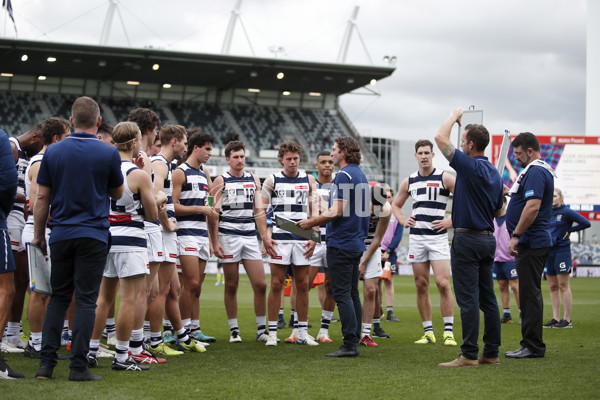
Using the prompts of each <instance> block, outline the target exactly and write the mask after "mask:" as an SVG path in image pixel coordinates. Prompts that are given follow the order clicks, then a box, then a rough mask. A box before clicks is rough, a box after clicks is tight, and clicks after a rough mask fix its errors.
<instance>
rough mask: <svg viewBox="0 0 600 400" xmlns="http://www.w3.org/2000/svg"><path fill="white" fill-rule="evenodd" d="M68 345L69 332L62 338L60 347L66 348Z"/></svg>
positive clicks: (64, 333) (63, 334)
mask: <svg viewBox="0 0 600 400" xmlns="http://www.w3.org/2000/svg"><path fill="white" fill-rule="evenodd" d="M67 344H69V332H63V333H62V335H61V336H60V345H61V346H66V345H67Z"/></svg>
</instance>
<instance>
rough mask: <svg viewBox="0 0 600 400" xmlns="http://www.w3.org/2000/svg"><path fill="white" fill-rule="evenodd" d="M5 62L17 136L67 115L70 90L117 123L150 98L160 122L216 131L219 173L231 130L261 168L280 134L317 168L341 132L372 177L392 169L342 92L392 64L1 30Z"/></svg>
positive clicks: (9, 114) (6, 124)
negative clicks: (23, 35)
mask: <svg viewBox="0 0 600 400" xmlns="http://www.w3.org/2000/svg"><path fill="white" fill-rule="evenodd" d="M0 69H1V71H0V73H1V76H0V107H2V113H0V127H2V128H3V129H4V130H5V131H6V132H7V133H8V134H9V135H12V136H18V135H20V134H22V133H24V132H26V131H27V130H28V129H29V128H30V127H31V126H32V125H33V124H35V123H37V122H39V121H41V120H44V119H46V118H48V117H51V116H60V117H65V118H68V116H69V114H70V107H71V104H72V102H73V100H74V99H75V98H77V97H79V96H82V95H86V96H90V97H92V98H94V99H95V100H96V101H97V102H98V104H100V107H101V111H102V116H103V118H104V120H105V121H107V122H108V123H110V124H112V125H114V124H116V123H118V122H120V121H124V120H126V119H127V115H128V114H129V111H130V110H132V109H134V108H137V107H148V108H151V109H152V110H154V111H155V112H156V113H157V114H158V115H159V116H160V118H161V121H162V124H173V123H175V124H181V125H183V126H185V127H186V128H194V127H199V128H201V129H203V130H204V131H206V132H207V133H210V134H212V135H213V136H215V137H216V139H217V140H216V143H215V150H214V151H213V158H211V161H210V162H209V164H210V165H209V168H211V169H212V171H211V172H213V173H215V174H216V173H219V174H220V173H222V172H223V171H224V169H225V168H226V165H227V164H226V163H225V158H224V156H223V154H222V151H223V149H224V147H225V144H226V143H227V142H228V141H229V140H231V139H233V138H239V139H240V140H242V141H244V142H245V143H247V144H248V151H247V155H248V165H249V167H250V169H252V170H253V172H254V173H256V174H257V175H258V176H260V177H262V178H264V177H266V176H267V175H268V174H270V173H272V172H273V170H274V169H279V168H280V165H279V164H278V162H277V158H276V157H277V146H278V145H279V143H281V142H282V141H285V140H295V141H297V142H298V143H300V144H301V145H302V147H303V148H304V149H305V153H304V154H303V157H302V166H301V167H302V168H304V169H305V170H307V171H309V172H310V171H313V170H314V159H315V156H316V154H317V153H318V152H320V151H323V150H330V149H331V146H332V144H333V138H334V137H336V136H349V135H350V136H354V137H356V138H357V139H358V140H359V142H360V143H361V148H362V149H363V150H364V151H363V164H362V167H363V170H364V171H365V173H366V174H367V177H368V178H369V179H370V180H374V181H380V182H381V181H383V180H384V179H385V178H384V176H385V175H384V169H383V166H382V165H381V162H380V161H379V159H378V157H377V156H376V155H375V154H374V153H373V152H372V151H370V150H369V146H368V145H367V143H366V142H365V141H364V140H363V139H362V138H361V137H360V135H359V133H358V132H357V130H356V128H355V127H354V126H353V124H352V122H351V121H350V119H349V118H348V117H347V115H346V114H345V113H344V111H343V110H342V109H341V108H340V105H339V101H338V98H339V96H341V95H343V94H345V93H349V92H351V91H353V90H356V89H359V88H361V87H363V86H366V85H368V84H369V83H370V82H371V81H372V80H380V79H384V78H386V77H388V76H390V75H391V74H392V73H393V71H394V68H393V67H389V66H385V67H382V66H363V65H360V66H359V65H348V64H328V63H315V62H304V61H291V60H283V59H265V58H256V57H239V56H231V55H220V54H219V55H215V54H199V53H188V52H177V51H165V50H158V49H133V48H119V47H106V46H91V45H81V44H65V43H48V42H37V41H25V40H18V39H0ZM389 183H391V182H389Z"/></svg>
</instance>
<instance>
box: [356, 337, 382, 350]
mask: <svg viewBox="0 0 600 400" xmlns="http://www.w3.org/2000/svg"><path fill="white" fill-rule="evenodd" d="M360 344H362V345H363V346H367V347H378V346H379V345H378V344H377V343H375V342H374V341H373V339H371V336H369V335H365V336H363V337H362V339H360Z"/></svg>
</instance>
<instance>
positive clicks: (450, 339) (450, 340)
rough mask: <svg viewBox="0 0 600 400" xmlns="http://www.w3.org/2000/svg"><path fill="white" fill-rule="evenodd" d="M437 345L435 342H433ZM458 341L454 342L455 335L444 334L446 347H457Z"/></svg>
mask: <svg viewBox="0 0 600 400" xmlns="http://www.w3.org/2000/svg"><path fill="white" fill-rule="evenodd" d="M433 343H435V340H434V341H433ZM456 345H457V343H456V340H454V333H452V332H444V346H456Z"/></svg>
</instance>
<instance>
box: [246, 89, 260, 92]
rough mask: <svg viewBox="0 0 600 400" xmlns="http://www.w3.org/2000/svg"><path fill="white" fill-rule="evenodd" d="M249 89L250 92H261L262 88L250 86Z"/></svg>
mask: <svg viewBox="0 0 600 400" xmlns="http://www.w3.org/2000/svg"><path fill="white" fill-rule="evenodd" d="M248 91H249V92H250V93H260V89H256V88H248Z"/></svg>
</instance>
